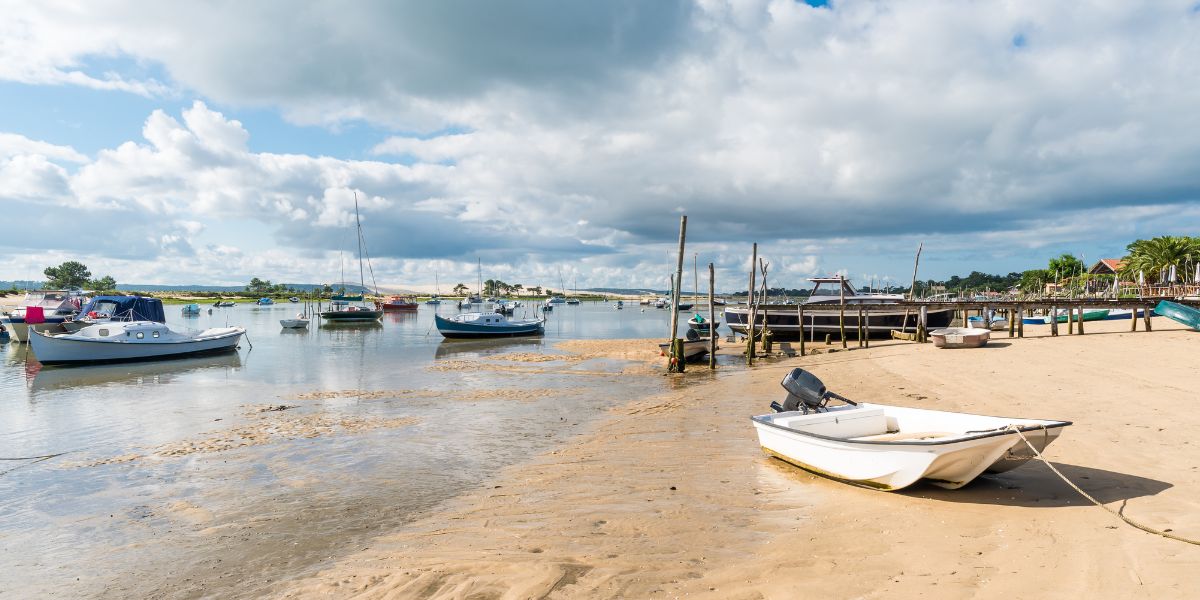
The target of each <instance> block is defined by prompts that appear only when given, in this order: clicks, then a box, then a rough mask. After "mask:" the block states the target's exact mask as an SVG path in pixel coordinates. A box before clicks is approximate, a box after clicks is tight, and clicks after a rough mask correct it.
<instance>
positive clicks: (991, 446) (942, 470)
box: [751, 369, 1071, 490]
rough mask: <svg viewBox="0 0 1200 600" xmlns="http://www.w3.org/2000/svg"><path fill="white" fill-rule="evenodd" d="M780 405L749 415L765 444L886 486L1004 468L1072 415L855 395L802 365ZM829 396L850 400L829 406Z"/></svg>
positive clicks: (802, 463) (811, 466)
mask: <svg viewBox="0 0 1200 600" xmlns="http://www.w3.org/2000/svg"><path fill="white" fill-rule="evenodd" d="M783 387H784V389H786V390H788V397H787V400H785V401H784V403H783V405H780V404H779V403H778V402H772V403H771V407H772V408H774V409H775V410H776V411H778V412H776V413H774V414H769V415H760V416H756V417H752V418H751V419H752V421H753V423H754V427H755V429H757V430H758V441H759V444H760V445H761V446H762V448H763V450H764V451H766V452H767V454H770V455H771V456H774V457H776V458H779V459H782V460H784V461H786V462H788V463H791V464H793V465H796V466H798V467H800V468H802V469H805V470H808V471H812V472H814V473H817V474H820V475H825V476H827V477H832V478H834V479H840V480H843V481H847V482H849V483H854V484H858V485H863V486H867V487H872V488H877V489H881V490H899V489H903V488H905V487H908V486H910V485H912V484H913V483H916V482H917V481H918V480H921V479H927V480H929V482H930V483H933V484H934V485H937V486H941V487H944V488H947V489H957V488H960V487H962V486H964V485H966V484H967V483H969V482H970V481H971V480H973V479H975V478H976V477H978V476H979V475H980V474H981V473H983V472H985V471H986V472H989V473H1000V472H1003V471H1008V470H1010V469H1014V468H1016V467H1019V466H1021V465H1022V464H1025V461H1027V460H1029V459H1030V458H1033V452H1031V451H1030V450H1029V446H1027V445H1026V444H1025V442H1024V440H1022V439H1021V437H1020V436H1018V435H1017V433H1016V432H1017V431H1021V432H1022V433H1023V434H1024V435H1025V438H1026V439H1028V440H1029V442H1030V443H1031V444H1033V446H1034V447H1035V448H1037V449H1038V452H1042V451H1043V450H1044V449H1045V448H1046V446H1048V445H1049V444H1050V442H1052V441H1054V440H1055V438H1057V437H1058V435H1059V433H1061V432H1062V428H1063V427H1065V426H1067V425H1070V424H1071V423H1070V421H1050V420H1043V419H1013V418H1004V417H988V416H982V415H971V414H966V413H956V412H948V411H941V410H925V409H920V408H904V407H899V406H887V405H883V404H867V403H865V402H862V403H857V404H856V403H853V402H851V401H850V400H848V399H846V398H843V397H842V396H839V395H837V394H835V393H833V392H829V391H827V390H826V389H825V386H824V385H823V384H822V383H821V381H820V380H819V379H817V378H816V377H815V376H813V375H812V374H811V373H808V372H806V371H804V370H803V369H793V370H792V372H791V373H789V374H788V375H787V376H786V377H784V379H783ZM830 399H837V400H841V401H843V402H846V404H845V405H842V406H832V407H831V406H827V404H828V402H829V400H830Z"/></svg>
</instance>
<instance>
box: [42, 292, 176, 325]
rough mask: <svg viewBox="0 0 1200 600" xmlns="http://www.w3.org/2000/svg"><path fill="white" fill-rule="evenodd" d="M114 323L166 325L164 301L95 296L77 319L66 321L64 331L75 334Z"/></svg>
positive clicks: (144, 298)
mask: <svg viewBox="0 0 1200 600" xmlns="http://www.w3.org/2000/svg"><path fill="white" fill-rule="evenodd" d="M112 321H154V322H155V323H166V322H167V315H166V313H165V312H164V311H163V303H162V300H159V299H158V298H146V297H144V296H94V297H93V298H92V299H91V300H88V303H87V304H85V305H84V306H83V308H82V309H80V311H79V314H78V315H76V316H75V318H73V319H70V320H68V321H65V322H64V323H63V325H62V326H63V329H65V330H66V331H67V333H75V332H77V331H79V330H81V329H83V328H84V327H88V326H91V325H95V324H97V323H109V322H112Z"/></svg>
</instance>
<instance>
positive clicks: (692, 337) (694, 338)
mask: <svg viewBox="0 0 1200 600" xmlns="http://www.w3.org/2000/svg"><path fill="white" fill-rule="evenodd" d="M684 338H686V339H687V341H689V342H698V341H700V332H699V331H696V330H695V329H689V330H688V331H687V333H686V334H684Z"/></svg>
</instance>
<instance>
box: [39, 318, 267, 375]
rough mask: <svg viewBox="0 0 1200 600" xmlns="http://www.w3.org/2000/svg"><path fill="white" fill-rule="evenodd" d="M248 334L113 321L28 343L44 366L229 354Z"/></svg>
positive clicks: (227, 329)
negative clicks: (193, 331) (180, 330)
mask: <svg viewBox="0 0 1200 600" xmlns="http://www.w3.org/2000/svg"><path fill="white" fill-rule="evenodd" d="M245 333H246V330H245V329H243V328H241V327H216V328H212V329H206V330H204V331H201V332H199V333H196V334H194V335H185V334H182V333H176V332H174V331H171V330H170V329H168V328H167V326H166V325H163V324H162V323H157V322H154V321H124V322H115V321H114V322H109V323H98V324H95V325H89V326H87V327H84V328H83V329H80V330H79V331H78V332H76V333H68V334H63V335H48V334H45V333H42V332H38V333H37V335H34V336H30V338H29V344H30V346H31V349H32V350H33V354H34V356H36V357H37V359H38V362H40V363H42V364H74V363H102V362H126V361H137V360H158V359H167V358H178V357H181V356H195V355H200V354H215V353H218V352H230V351H233V350H236V349H237V344H238V341H239V340H241V338H242V335H243V334H245Z"/></svg>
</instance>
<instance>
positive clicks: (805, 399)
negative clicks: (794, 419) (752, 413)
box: [771, 367, 856, 414]
mask: <svg viewBox="0 0 1200 600" xmlns="http://www.w3.org/2000/svg"><path fill="white" fill-rule="evenodd" d="M780 385H782V386H783V389H785V390H787V392H788V395H787V398H786V399H785V400H784V401H783V404H782V405H780V404H779V403H778V402H772V403H771V408H774V409H775V410H776V411H778V412H791V411H795V410H798V411H800V412H802V413H804V414H808V413H810V412H821V411H822V410H824V409H825V405H826V404H828V403H829V400H830V399H836V400H841V401H842V402H845V403H847V404H852V405H853V404H856V403H855V402H853V401H851V400H850V399H848V398H846V397H844V396H841V395H838V394H835V393H833V392H831V391H829V390H827V389H826V388H825V384H824V383H822V382H821V380H820V379H818V378H817V376H816V375H813V374H812V373H809V372H808V371H805V370H804V369H801V368H799V367H796V368H795V369H792V371H791V372H790V373H788V374H787V375H785V376H784V378H783V381H782V382H780ZM781 409H782V410H781Z"/></svg>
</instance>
